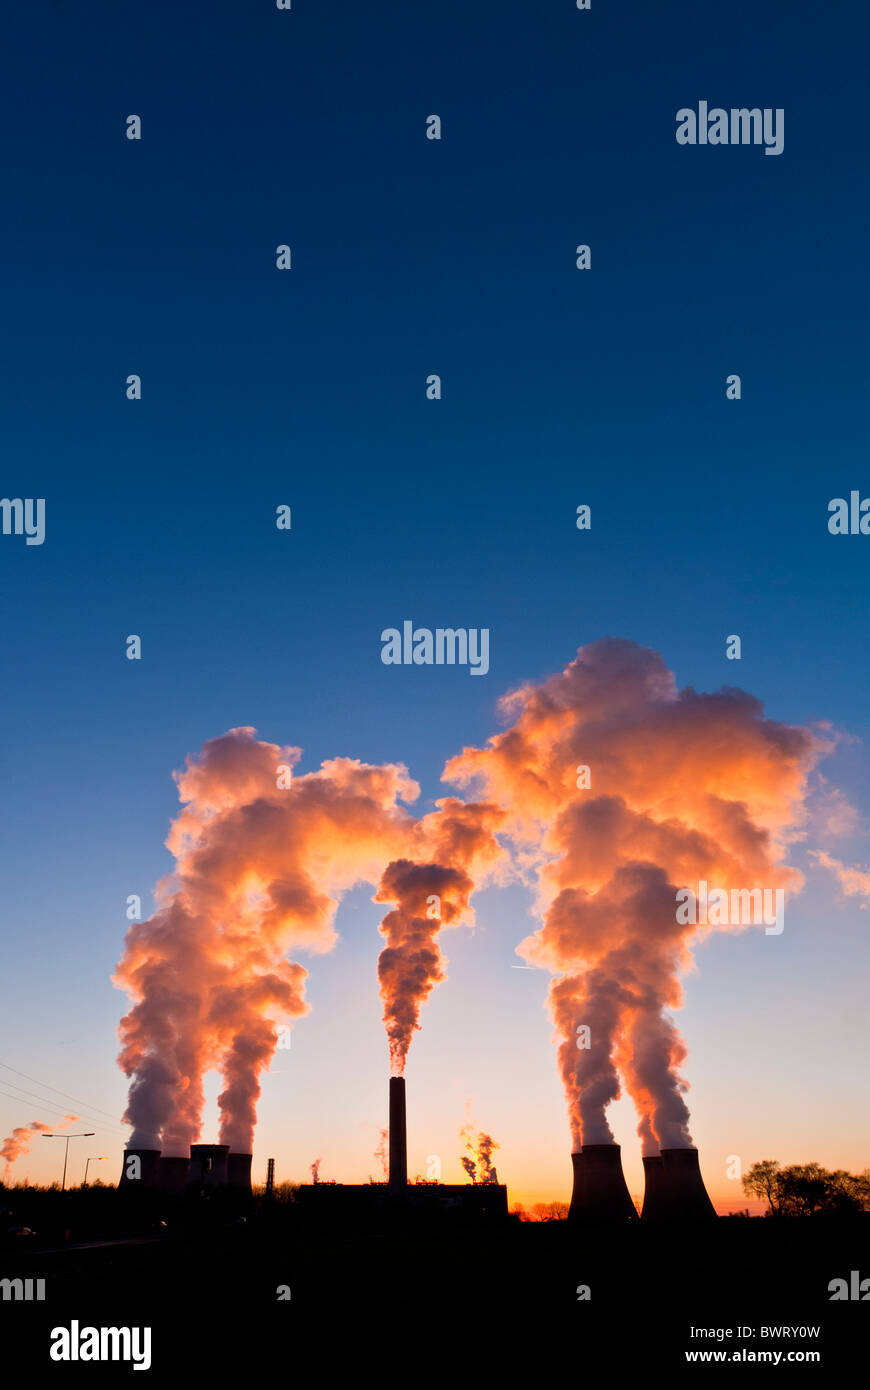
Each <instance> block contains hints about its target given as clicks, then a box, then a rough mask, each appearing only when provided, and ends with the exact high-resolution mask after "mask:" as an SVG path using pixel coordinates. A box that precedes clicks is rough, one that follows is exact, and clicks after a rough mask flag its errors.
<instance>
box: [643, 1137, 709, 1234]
mask: <svg viewBox="0 0 870 1390" xmlns="http://www.w3.org/2000/svg"><path fill="white" fill-rule="evenodd" d="M644 1162H646V1160H644ZM662 1178H663V1182H662V1204H661V1205H662V1215H663V1216H666V1217H667V1218H668V1219H670V1220H674V1221H677V1220H683V1221H706V1220H707V1219H708V1218H710V1217H715V1215H716V1208H715V1207H714V1206H713V1203H712V1202H711V1201H710V1198H709V1197H708V1196H707V1189H706V1187H705V1186H704V1179H703V1178H702V1177H701V1169H700V1166H699V1164H698V1150H697V1149H662ZM644 1210H646V1202H644ZM656 1210H658V1203H656Z"/></svg>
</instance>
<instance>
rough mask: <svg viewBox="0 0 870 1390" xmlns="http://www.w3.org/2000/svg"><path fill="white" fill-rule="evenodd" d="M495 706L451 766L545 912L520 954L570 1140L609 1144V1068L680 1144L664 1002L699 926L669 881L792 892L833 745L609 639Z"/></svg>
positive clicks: (654, 1124) (616, 1084) (683, 1110)
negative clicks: (498, 821)
mask: <svg viewBox="0 0 870 1390" xmlns="http://www.w3.org/2000/svg"><path fill="white" fill-rule="evenodd" d="M501 712H502V714H503V716H504V717H505V719H506V720H508V721H510V727H509V728H508V729H507V730H506V731H505V732H504V733H500V734H498V735H496V736H494V737H493V738H491V739H490V740H489V743H488V745H487V747H486V748H482V749H481V748H466V749H465V750H464V751H463V752H462V753H461V754H460V755H459V756H458V757H456V758H454V759H452V760H451V762H450V763H448V765H447V768H446V772H445V776H446V777H447V778H448V780H452V781H454V782H456V783H458V784H460V785H468V784H475V785H480V786H481V787H482V788H483V789H484V791H485V793H486V794H487V795H488V796H490V797H492V798H493V799H494V800H495V801H496V802H497V803H499V804H500V805H502V806H503V807H505V808H506V809H507V810H508V811H509V814H510V820H509V823H508V827H507V828H508V830H509V833H510V834H511V835H512V837H513V839H514V842H515V844H516V846H517V849H518V851H519V855H520V859H521V862H522V863H523V864H524V865H526V866H527V867H528V868H530V869H534V870H536V874H537V885H538V906H539V911H540V915H541V917H542V919H543V922H542V925H541V927H540V928H539V930H538V931H536V932H535V933H534V934H533V935H532V936H530V937H528V938H527V939H526V940H525V941H524V942H523V943H522V944H521V945H520V947H519V948H518V951H519V953H520V954H522V955H523V956H525V958H526V959H528V960H529V961H531V962H533V963H534V964H536V965H541V966H544V967H547V968H549V969H550V970H551V971H553V972H554V974H556V975H557V976H558V978H556V979H554V980H553V982H552V985H551V989H550V1007H551V1010H552V1014H553V1017H554V1020H555V1022H556V1026H557V1031H558V1037H559V1039H560V1045H559V1063H560V1068H561V1072H562V1078H563V1082H564V1085H565V1091H566V1096H567V1099H568V1110H569V1117H570V1121H571V1129H572V1138H573V1141H574V1144H575V1145H576V1146H579V1145H580V1144H582V1143H610V1142H612V1140H613V1134H612V1131H611V1129H610V1126H609V1124H608V1122H607V1118H606V1108H607V1106H608V1105H609V1103H610V1102H611V1101H612V1100H614V1099H615V1098H616V1097H617V1096H618V1095H619V1092H620V1074H621V1078H622V1081H623V1082H624V1084H625V1086H626V1088H627V1089H628V1091H629V1093H630V1094H631V1096H632V1099H633V1101H634V1103H635V1107H636V1109H637V1111H638V1116H639V1125H638V1132H639V1133H640V1135H641V1137H642V1139H643V1141H644V1148H645V1151H646V1152H655V1150H656V1148H657V1147H658V1146H659V1145H664V1146H667V1147H680V1146H686V1145H688V1144H690V1143H691V1138H690V1133H689V1127H688V1125H689V1115H688V1110H687V1107H686V1104H685V1101H684V1099H683V1096H684V1093H685V1091H686V1089H687V1086H686V1082H685V1081H684V1079H683V1078H682V1076H681V1072H680V1068H681V1066H682V1064H683V1062H684V1060H685V1056H686V1048H685V1044H684V1043H683V1040H682V1038H681V1037H680V1035H679V1033H678V1031H677V1029H676V1027H675V1026H674V1024H673V1022H672V1021H671V1020H670V1019H669V1017H668V1016H667V1014H666V1013H665V1010H669V1009H675V1008H679V1006H680V1004H681V1002H682V993H681V986H680V978H679V977H680V974H681V973H682V972H683V971H684V970H685V969H686V968H687V967H688V966H689V965H690V963H691V949H692V947H693V945H694V944H695V943H696V941H697V940H698V939H699V938H700V937H701V936H702V935H703V933H704V932H705V931H706V930H711V928H708V927H704V926H699V927H696V926H691V925H680V924H678V923H677V921H676V911H675V907H676V902H675V899H676V891H677V889H678V888H680V887H685V886H689V887H692V886H693V885H694V886H695V887H697V883H698V881H699V880H700V879H705V880H708V881H709V882H711V883H714V884H715V885H716V886H717V887H721V888H724V889H726V890H730V889H731V888H738V889H740V888H751V887H754V886H761V885H763V886H764V887H767V888H772V889H779V888H782V889H783V890H791V891H797V890H798V889H799V888H800V887H801V885H802V881H803V880H802V877H801V875H800V874H799V873H798V872H797V871H796V870H795V869H792V868H789V867H787V866H786V865H785V864H784V863H783V862H782V861H783V858H784V855H785V850H786V845H787V838H788V837H787V833H786V832H787V829H788V827H789V826H792V825H794V824H796V823H797V824H799V823H800V822H801V819H802V817H803V816H804V814H805V810H804V802H805V798H806V794H807V779H808V776H809V773H810V771H811V769H812V768H813V766H814V765H815V762H816V761H817V760H818V758H819V757H820V756H821V755H822V754H823V753H824V752H825V751H827V748H828V747H830V744H826V743H825V742H824V741H823V739H822V738H821V737H820V736H819V735H818V734H817V733H814V732H811V731H810V730H808V729H804V728H796V727H792V726H789V725H786V724H780V723H775V722H774V721H772V720H769V719H765V718H764V717H763V710H762V706H761V704H760V702H759V701H758V700H756V699H754V698H753V697H752V696H751V695H747V694H746V693H744V692H743V691H741V690H737V689H734V688H725V689H722V690H720V691H718V692H717V693H715V694H708V695H705V694H698V693H696V692H695V691H694V690H692V689H691V688H686V689H684V690H681V691H678V690H677V687H676V684H675V681H674V677H673V675H672V674H671V672H670V671H669V670H668V669H667V667H666V666H665V664H664V662H663V660H662V658H661V657H660V656H659V655H658V654H657V653H656V652H654V651H652V650H650V649H649V648H647V647H640V646H638V645H637V644H635V643H633V642H629V641H625V640H622V639H616V638H605V639H603V640H602V641H599V642H594V643H592V644H591V645H589V646H587V647H582V648H581V649H580V650H579V651H578V653H577V657H576V659H575V660H574V661H572V662H571V663H570V664H569V665H568V666H567V667H566V668H565V669H564V670H563V671H562V672H561V673H559V674H558V675H555V676H552V677H550V678H549V679H548V680H546V681H544V682H543V683H542V684H541V685H539V686H535V685H527V686H524V687H522V688H521V689H519V690H516V691H514V692H513V693H512V694H510V695H508V696H506V697H505V699H504V700H503V701H502V702H501ZM583 767H587V768H589V769H590V773H591V786H589V787H585V786H584V785H583V778H584V777H585V774H582V773H581V771H580V769H581V768H583ZM743 925H745V923H744V924H743ZM737 929H739V927H738V928H737ZM583 1025H585V1026H586V1027H587V1028H588V1029H589V1044H590V1045H589V1046H588V1047H585V1046H578V1040H579V1037H580V1035H579V1034H578V1029H580V1028H581V1027H582V1026H583ZM584 1041H585V1040H584Z"/></svg>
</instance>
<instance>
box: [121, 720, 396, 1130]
mask: <svg viewBox="0 0 870 1390" xmlns="http://www.w3.org/2000/svg"><path fill="white" fill-rule="evenodd" d="M299 756H300V750H299V749H298V748H292V747H284V748H282V747H279V746H278V745H276V744H271V743H264V742H260V741H258V740H257V739H256V738H255V730H254V729H251V728H238V729H231V730H230V732H229V733H227V734H224V735H223V736H222V737H220V738H216V739H212V740H210V741H209V742H207V743H206V744H205V745H204V747H203V749H202V751H201V753H200V755H199V756H198V757H196V758H188V760H187V764H186V767H185V768H184V770H183V771H182V772H181V773H179V774H177V775H176V781H177V783H178V788H179V794H180V797H181V800H182V802H183V807H182V810H181V811H180V813H179V815H178V817H177V818H176V820H175V822H174V823H173V825H172V828H171V830H170V833H169V836H168V838H167V842H166V843H167V846H168V847H169V849H170V850H171V851H172V853H173V854H174V855H175V858H176V866H175V872H174V873H173V874H172V875H170V876H169V877H168V878H167V879H164V880H163V881H161V883H159V884H158V886H157V889H156V891H155V900H156V903H157V909H156V911H155V913H154V914H153V916H152V917H150V918H149V919H148V920H147V921H145V922H141V923H134V924H133V926H132V927H131V929H130V931H129V932H128V934H127V939H126V943H125V951H124V956H123V959H122V960H121V963H120V965H119V966H118V970H117V973H116V976H115V983H116V984H118V985H119V986H121V987H123V988H125V989H126V990H127V991H128V993H129V994H130V996H131V998H132V999H133V1001H134V1003H133V1007H132V1008H131V1009H130V1011H129V1012H128V1013H127V1014H126V1016H125V1017H124V1019H123V1020H122V1022H121V1025H120V1037H121V1041H122V1049H121V1053H120V1056H119V1059H118V1060H119V1063H120V1065H121V1067H122V1069H123V1070H124V1071H125V1073H126V1074H127V1075H128V1076H130V1077H131V1078H132V1084H131V1087H130V1093H129V1099H128V1105H127V1111H126V1113H125V1116H124V1118H125V1120H126V1121H127V1122H128V1123H130V1124H132V1126H133V1134H132V1137H131V1140H130V1143H131V1146H133V1147H143V1148H162V1149H163V1151H164V1153H167V1154H172V1153H182V1154H183V1153H185V1152H186V1151H187V1147H188V1145H189V1144H190V1143H192V1142H195V1141H196V1140H197V1139H198V1137H199V1133H200V1126H201V1115H202V1107H203V1086H202V1078H203V1075H204V1073H205V1072H207V1071H208V1070H210V1069H212V1068H217V1069H218V1070H220V1071H221V1072H222V1074H223V1079H224V1086H223V1090H222V1091H221V1094H220V1097H219V1106H220V1109H221V1132H220V1139H221V1142H222V1143H225V1144H229V1146H230V1148H231V1149H232V1150H234V1151H236V1152H241V1153H250V1152H251V1147H252V1139H253V1128H254V1123H255V1119H256V1102H257V1099H258V1097H259V1094H260V1083H259V1077H260V1073H261V1072H262V1070H263V1068H264V1067H266V1066H267V1065H268V1063H269V1061H270V1059H271V1057H272V1054H273V1051H274V1049H275V1045H276V1041H277V1035H276V1031H275V1030H276V1025H277V1024H278V1023H285V1024H286V1023H287V1022H288V1021H289V1020H292V1019H295V1018H299V1017H301V1016H302V1015H304V1014H305V1013H307V1012H308V1008H309V1006H308V1004H307V1003H306V1001H305V980H306V977H307V971H306V970H305V969H304V967H303V966H302V965H300V964H298V963H295V962H291V961H288V960H287V959H286V954H287V952H288V951H289V950H291V949H292V948H297V949H301V950H306V951H311V952H323V951H328V950H329V949H330V948H331V947H332V946H333V944H334V942H335V941H336V939H337V938H336V935H335V932H334V930H333V925H332V923H333V918H334V915H335V911H336V908H337V905H338V900H339V898H340V896H341V894H342V893H343V892H344V891H346V890H347V889H348V888H350V887H351V886H352V885H353V884H354V883H356V882H357V881H366V882H371V883H376V882H377V881H378V878H379V876H380V874H381V872H382V870H383V866H384V863H385V861H386V860H388V859H389V858H391V857H394V856H396V855H397V854H398V853H401V852H402V849H403V848H404V846H405V844H406V843H407V838H408V833H409V826H410V825H411V824H412V821H411V817H410V816H409V813H408V812H407V811H405V810H404V808H402V807H399V806H398V804H397V802H398V799H402V800H404V801H409V800H412V799H413V798H414V797H416V796H417V795H418V788H417V786H416V784H415V783H414V782H412V781H411V779H410V778H409V777H408V774H407V772H406V770H405V769H404V768H403V767H401V766H398V765H388V766H384V767H373V766H369V765H366V764H363V763H359V762H357V761H354V760H351V759H347V758H335V759H332V760H330V761H328V762H325V763H323V765H322V766H321V768H320V770H319V771H317V772H313V773H308V774H306V775H304V776H300V777H293V778H292V781H291V782H290V785H289V786H288V785H279V784H281V783H286V780H287V779H286V774H285V775H284V776H280V775H279V773H278V769H279V767H280V765H281V764H284V765H287V766H289V765H292V764H295V763H296V762H297V761H298V759H299Z"/></svg>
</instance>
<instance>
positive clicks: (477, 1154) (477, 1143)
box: [459, 1123, 499, 1183]
mask: <svg viewBox="0 0 870 1390" xmlns="http://www.w3.org/2000/svg"><path fill="white" fill-rule="evenodd" d="M459 1133H460V1136H461V1138H463V1139H464V1140H465V1148H466V1150H467V1153H466V1154H463V1155H462V1156H461V1157H460V1160H459V1161H460V1163H461V1164H462V1166H463V1168H464V1169H465V1171H466V1173H467V1174H468V1176H469V1178H470V1179H471V1181H472V1182H481V1183H497V1182H498V1173H497V1172H496V1170H495V1168H494V1167H493V1162H492V1156H493V1153H494V1152H495V1150H496V1149H497V1148H498V1147H499V1145H498V1144H497V1143H496V1142H495V1140H494V1139H493V1138H492V1137H491V1135H489V1134H484V1133H483V1132H482V1131H475V1129H474V1126H473V1125H472V1124H470V1123H469V1124H465V1125H463V1126H462V1129H461V1130H460V1131H459ZM468 1154H471V1155H472V1157H471V1158H469V1157H468Z"/></svg>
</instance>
